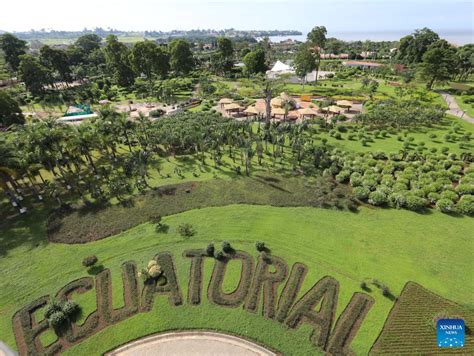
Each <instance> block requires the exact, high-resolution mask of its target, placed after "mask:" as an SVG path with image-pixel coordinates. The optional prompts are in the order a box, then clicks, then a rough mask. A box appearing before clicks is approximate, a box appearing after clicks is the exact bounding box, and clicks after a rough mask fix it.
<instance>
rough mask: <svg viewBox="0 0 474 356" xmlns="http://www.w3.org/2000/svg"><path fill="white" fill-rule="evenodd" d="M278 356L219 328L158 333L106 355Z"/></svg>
mask: <svg viewBox="0 0 474 356" xmlns="http://www.w3.org/2000/svg"><path fill="white" fill-rule="evenodd" d="M222 355H225V356H276V354H275V353H273V352H271V351H269V350H267V349H265V348H264V347H262V346H260V345H257V344H254V343H253V342H250V341H247V340H245V339H242V338H239V337H236V336H232V335H227V334H220V333H215V332H206V331H185V332H170V333H165V334H157V335H153V336H149V337H146V338H143V339H139V340H136V341H133V342H131V343H130V344H127V345H125V346H121V347H119V348H118V349H116V350H114V351H111V352H109V353H107V354H106V356H222Z"/></svg>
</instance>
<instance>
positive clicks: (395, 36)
mask: <svg viewBox="0 0 474 356" xmlns="http://www.w3.org/2000/svg"><path fill="white" fill-rule="evenodd" d="M411 32H413V31H379V32H375V31H372V32H357V31H353V32H329V33H328V34H327V37H336V38H338V39H340V40H344V41H365V40H371V41H398V40H399V39H400V38H402V37H403V36H406V35H408V34H410V33H411ZM438 34H439V36H440V37H441V38H444V39H445V40H446V41H448V42H450V43H452V44H455V45H458V46H462V45H465V44H468V43H474V29H473V30H472V31H439V32H438ZM306 35H307V33H306V32H303V34H302V35H298V36H271V37H270V41H272V42H281V41H284V40H287V39H292V40H294V41H300V42H304V41H306Z"/></svg>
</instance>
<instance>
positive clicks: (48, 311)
mask: <svg viewBox="0 0 474 356" xmlns="http://www.w3.org/2000/svg"><path fill="white" fill-rule="evenodd" d="M59 311H62V308H61V304H59V303H58V302H57V301H55V300H54V301H52V302H51V303H50V304H48V305H47V306H46V308H45V310H44V318H45V319H49V317H50V316H51V315H52V314H54V313H56V312H59Z"/></svg>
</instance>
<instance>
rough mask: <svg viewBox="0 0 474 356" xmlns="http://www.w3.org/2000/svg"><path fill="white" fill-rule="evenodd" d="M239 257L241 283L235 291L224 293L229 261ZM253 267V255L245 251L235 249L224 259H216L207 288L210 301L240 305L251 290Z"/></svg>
mask: <svg viewBox="0 0 474 356" xmlns="http://www.w3.org/2000/svg"><path fill="white" fill-rule="evenodd" d="M237 259H238V260H241V262H242V270H241V272H240V281H239V285H238V286H237V288H236V289H235V290H234V291H233V292H231V293H224V291H223V288H222V284H223V282H224V276H225V272H226V269H227V264H228V263H229V261H231V260H237ZM253 268H254V267H253V258H252V256H250V255H249V254H248V253H246V252H244V251H235V252H234V253H233V254H231V255H228V256H226V257H225V258H224V259H221V260H216V262H215V264H214V269H213V270H212V275H211V280H210V282H209V288H208V290H207V293H208V299H209V301H210V302H211V303H214V304H217V305H221V306H225V307H238V306H239V305H240V304H242V303H243V302H244V301H245V298H246V297H247V294H248V292H249V288H250V285H251V283H252V276H253Z"/></svg>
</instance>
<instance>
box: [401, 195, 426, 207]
mask: <svg viewBox="0 0 474 356" xmlns="http://www.w3.org/2000/svg"><path fill="white" fill-rule="evenodd" d="M405 198H406V203H405V207H406V208H407V209H408V210H412V211H421V210H423V209H424V208H425V207H426V205H427V203H428V202H427V200H426V199H424V198H421V197H419V196H416V195H414V194H407V195H406V197H405Z"/></svg>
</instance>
